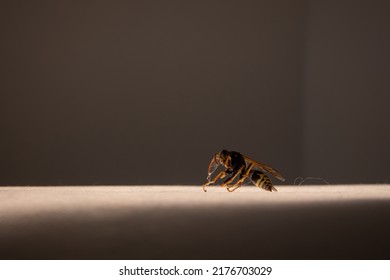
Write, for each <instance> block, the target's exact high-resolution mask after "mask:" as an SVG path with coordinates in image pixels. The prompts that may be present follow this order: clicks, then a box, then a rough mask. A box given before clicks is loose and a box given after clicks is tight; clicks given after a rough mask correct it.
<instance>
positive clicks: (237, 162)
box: [203, 150, 285, 192]
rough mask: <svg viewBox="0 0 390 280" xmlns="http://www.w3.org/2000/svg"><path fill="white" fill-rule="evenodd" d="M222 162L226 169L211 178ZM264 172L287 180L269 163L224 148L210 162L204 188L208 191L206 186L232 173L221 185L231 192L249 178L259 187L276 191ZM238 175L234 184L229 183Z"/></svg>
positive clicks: (281, 179)
mask: <svg viewBox="0 0 390 280" xmlns="http://www.w3.org/2000/svg"><path fill="white" fill-rule="evenodd" d="M221 164H222V165H223V166H224V167H225V170H224V171H221V172H219V173H218V175H217V176H215V177H214V179H213V180H211V174H213V173H214V172H215V170H216V169H217V168H218V166H219V165H221ZM263 172H268V173H270V174H271V175H273V176H275V177H276V178H278V179H279V180H280V181H283V182H284V180H285V179H284V178H283V176H282V175H281V174H280V173H279V172H278V171H276V170H275V169H274V168H272V167H270V166H268V165H265V164H263V163H259V162H257V161H254V160H253V159H251V158H249V157H246V156H244V155H242V154H240V153H238V152H234V151H227V150H222V151H221V152H219V153H217V154H215V155H214V157H213V158H212V160H211V162H210V164H209V167H208V175H207V181H208V182H207V183H205V184H204V185H203V190H204V191H205V192H206V186H208V185H211V184H214V183H216V181H217V180H218V179H223V178H224V177H226V175H228V174H230V177H229V178H227V179H226V180H225V182H223V183H222V184H221V187H226V189H227V190H228V191H229V192H233V191H235V190H236V189H238V188H239V187H241V185H242V183H243V182H244V181H245V179H247V178H249V179H250V180H251V181H252V183H253V184H255V186H257V187H259V188H262V189H264V190H266V191H270V192H272V191H274V192H276V191H277V189H276V188H275V187H274V186H273V185H272V182H271V180H270V179H269V178H268V176H267V175H266V174H264V173H263ZM237 176H239V180H238V181H237V182H235V183H234V184H233V185H229V184H231V183H233V181H234V180H235V179H236V178H237Z"/></svg>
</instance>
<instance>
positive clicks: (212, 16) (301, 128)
mask: <svg viewBox="0 0 390 280" xmlns="http://www.w3.org/2000/svg"><path fill="white" fill-rule="evenodd" d="M0 34H1V44H0V48H1V52H0V55H1V57H0V133H1V135H0V185H74V184H80V185H84V184H86V185H90V184H94V185H95V184H202V183H203V182H204V181H205V177H206V169H207V165H208V163H209V161H210V159H211V157H212V155H213V154H214V153H215V152H217V151H219V150H221V149H223V148H226V149H232V150H237V151H240V152H242V153H244V154H246V155H249V156H251V157H252V158H254V159H257V160H259V161H262V162H265V163H268V164H270V165H272V166H274V167H275V168H277V169H279V170H280V171H281V172H282V173H283V174H284V175H285V176H286V178H287V182H286V183H287V184H292V183H293V181H294V179H295V178H296V177H298V176H318V177H322V178H324V179H326V180H327V181H329V182H330V183H386V182H388V179H389V170H388V169H389V166H390V147H389V143H390V132H389V120H390V111H389V109H388V105H389V104H390V71H389V70H390V69H389V67H390V2H389V1H369V0H366V1H352V0H351V1H346V0H341V1H290V0H279V1H275V0H268V1H199V0H197V1H158V0H151V1H145V0H142V1H141V0H140V1H1V3H0Z"/></svg>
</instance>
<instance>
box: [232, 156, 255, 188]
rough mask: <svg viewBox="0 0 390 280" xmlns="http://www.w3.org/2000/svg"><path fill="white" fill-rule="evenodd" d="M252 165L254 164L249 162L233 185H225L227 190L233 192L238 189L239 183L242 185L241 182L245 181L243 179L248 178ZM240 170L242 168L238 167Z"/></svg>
mask: <svg viewBox="0 0 390 280" xmlns="http://www.w3.org/2000/svg"><path fill="white" fill-rule="evenodd" d="M253 166H254V163H251V164H250V165H249V167H248V168H247V169H246V171H245V173H244V175H241V176H240V180H238V181H237V182H236V183H235V184H234V185H233V186H229V187H227V190H228V191H229V192H234V191H235V190H236V189H238V188H239V187H241V185H242V183H243V182H244V181H245V179H246V178H248V176H249V174H250V172H251V170H252V168H253ZM241 170H242V169H240V171H241Z"/></svg>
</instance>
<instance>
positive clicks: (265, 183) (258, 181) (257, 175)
mask: <svg viewBox="0 0 390 280" xmlns="http://www.w3.org/2000/svg"><path fill="white" fill-rule="evenodd" d="M251 173H252V172H251ZM250 178H251V180H252V182H253V184H255V185H256V186H257V187H259V188H262V189H263V190H266V191H270V192H272V191H274V192H276V191H277V189H276V188H275V187H274V186H273V185H272V182H271V180H270V179H269V178H268V176H267V175H265V174H264V173H263V172H261V171H259V170H254V171H253V173H252V176H251V177H250Z"/></svg>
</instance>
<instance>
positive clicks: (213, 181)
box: [203, 170, 226, 192]
mask: <svg viewBox="0 0 390 280" xmlns="http://www.w3.org/2000/svg"><path fill="white" fill-rule="evenodd" d="M225 176H226V170H225V171H221V172H219V174H218V175H217V176H215V177H214V179H213V180H211V181H208V182H207V183H205V184H203V191H204V192H207V191H206V187H207V186H208V185H211V184H214V183H215V182H216V181H217V180H218V179H219V178H224V177H225Z"/></svg>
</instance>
